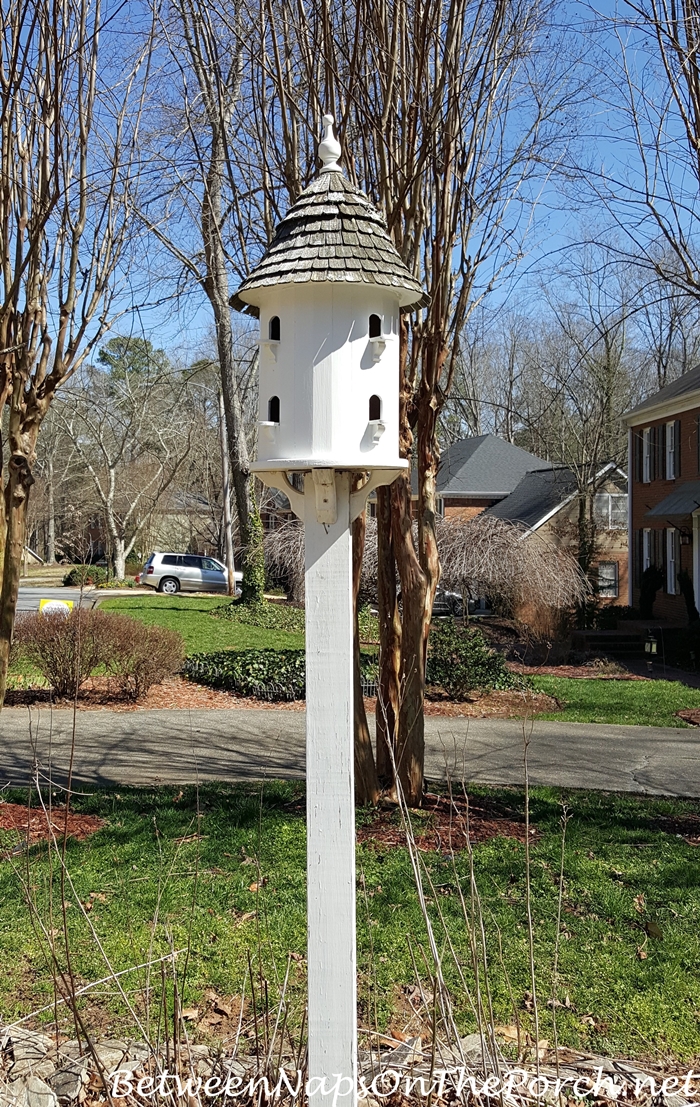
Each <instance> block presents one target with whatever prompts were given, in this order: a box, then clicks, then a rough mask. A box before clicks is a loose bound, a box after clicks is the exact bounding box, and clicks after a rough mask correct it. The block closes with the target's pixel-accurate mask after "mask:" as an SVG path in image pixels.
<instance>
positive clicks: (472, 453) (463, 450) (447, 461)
mask: <svg viewBox="0 0 700 1107" xmlns="http://www.w3.org/2000/svg"><path fill="white" fill-rule="evenodd" d="M550 468H551V465H550V463H549V462H548V461H543V460H542V458H539V457H536V456H535V455H534V454H531V453H528V451H527V450H523V449H521V448H520V446H514V445H513V444H512V442H506V441H505V440H504V439H503V438H497V437H496V435H495V434H480V435H477V436H476V437H474V438H462V439H460V441H459V442H453V443H452V445H451V446H450V447H449V448H448V449H447V450H446V451H445V453H444V455H443V457H442V460H441V462H440V469H439V472H438V480H437V490H438V492H439V493H440V495H441V496H459V495H462V496H469V495H472V496H494V497H495V496H507V495H508V493H509V492H512V491H513V489H514V488H515V487H516V485H517V484H518V481H519V480H520V479H521V478H522V477H523V476H524V474H525V473H527V472H529V471H530V470H531V469H550Z"/></svg>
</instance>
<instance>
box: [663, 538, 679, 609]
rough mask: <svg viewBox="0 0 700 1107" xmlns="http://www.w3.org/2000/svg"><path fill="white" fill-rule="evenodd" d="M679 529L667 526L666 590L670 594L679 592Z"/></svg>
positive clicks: (673, 594)
mask: <svg viewBox="0 0 700 1107" xmlns="http://www.w3.org/2000/svg"><path fill="white" fill-rule="evenodd" d="M677 575H678V530H677V529H676V527H667V528H666V591H667V592H668V594H669V596H675V595H676V594H677V592H678V582H677Z"/></svg>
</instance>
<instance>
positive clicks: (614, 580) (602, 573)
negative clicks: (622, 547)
mask: <svg viewBox="0 0 700 1107" xmlns="http://www.w3.org/2000/svg"><path fill="white" fill-rule="evenodd" d="M598 595H599V596H603V597H604V598H605V599H610V600H615V599H617V596H618V565H617V562H616V561H601V562H599V564H598Z"/></svg>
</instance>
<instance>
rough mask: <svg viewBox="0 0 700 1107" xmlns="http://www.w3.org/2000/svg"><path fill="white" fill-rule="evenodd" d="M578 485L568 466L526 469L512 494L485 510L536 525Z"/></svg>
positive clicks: (515, 520)
mask: <svg viewBox="0 0 700 1107" xmlns="http://www.w3.org/2000/svg"><path fill="white" fill-rule="evenodd" d="M577 487H578V482H577V480H576V474H575V473H574V472H572V470H571V469H569V468H567V467H566V466H557V467H556V468H549V469H540V470H539V471H537V472H533V473H526V474H525V476H524V477H523V478H522V480H521V481H520V482H519V484H518V486H517V488H516V489H515V490H514V491H513V492H511V494H510V496H506V498H505V499H504V500H501V502H500V503H497V504H494V505H493V507H489V508H487V509H486V511H485V512H484V514H485V515H494V516H495V517H496V518H497V519H506V520H507V521H508V522H511V523H523V524H524V525H525V526H526V527H533V526H534V525H535V524H536V523H539V521H540V520H541V519H543V518H544V516H545V515H547V514H548V513H549V512H550V511H553V510H554V508H555V507H559V505H560V504H561V503H563V501H564V500H565V499H567V497H568V496H571V495H572V494H573V493H574V492H575V491H576V489H577Z"/></svg>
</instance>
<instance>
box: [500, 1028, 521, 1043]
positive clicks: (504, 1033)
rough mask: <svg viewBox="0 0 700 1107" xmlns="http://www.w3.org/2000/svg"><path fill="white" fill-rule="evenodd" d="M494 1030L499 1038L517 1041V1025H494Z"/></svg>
mask: <svg viewBox="0 0 700 1107" xmlns="http://www.w3.org/2000/svg"><path fill="white" fill-rule="evenodd" d="M494 1030H495V1032H496V1034H497V1035H498V1037H499V1038H505V1040H506V1041H507V1042H517V1040H518V1028H517V1026H496V1027H494Z"/></svg>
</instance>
